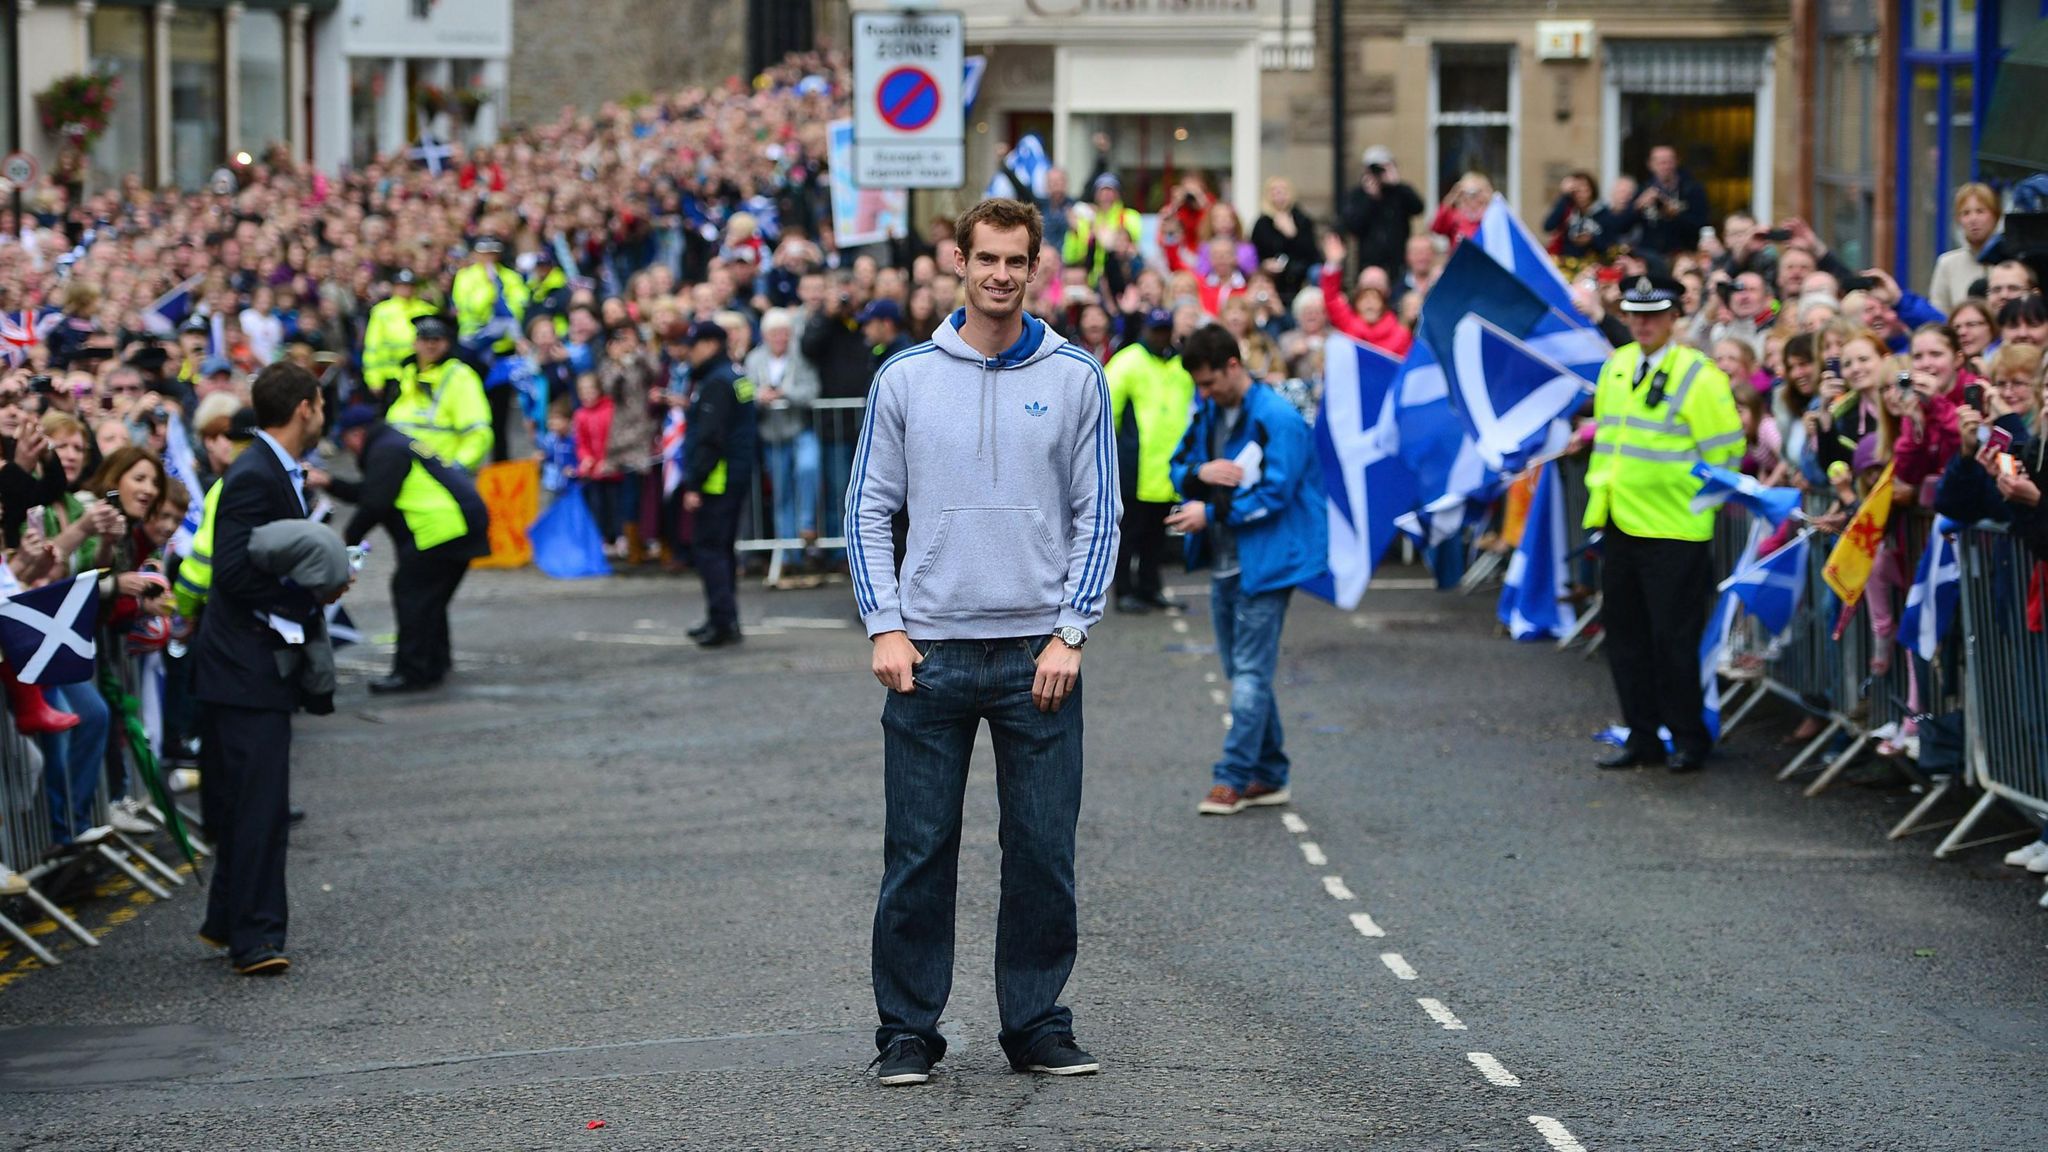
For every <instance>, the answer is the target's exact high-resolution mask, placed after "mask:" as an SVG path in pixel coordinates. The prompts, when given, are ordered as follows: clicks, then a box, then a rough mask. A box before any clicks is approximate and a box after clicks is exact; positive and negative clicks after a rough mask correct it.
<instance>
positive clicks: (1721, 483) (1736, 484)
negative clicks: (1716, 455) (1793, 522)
mask: <svg viewBox="0 0 2048 1152" xmlns="http://www.w3.org/2000/svg"><path fill="white" fill-rule="evenodd" d="M1692 475H1693V479H1695V480H1698V481H1699V482H1700V493H1699V495H1697V496H1694V497H1693V498H1692V510H1693V511H1694V512H1705V511H1706V510H1707V509H1709V508H1718V507H1720V506H1721V505H1723V504H1727V503H1730V502H1733V503H1735V504H1738V505H1740V506H1742V507H1744V508H1747V509H1749V510H1750V511H1751V512H1754V513H1756V514H1757V515H1758V516H1761V517H1763V518H1764V519H1766V520H1768V521H1770V522H1771V527H1773V528H1777V527H1780V526H1782V525H1783V524H1784V523H1785V521H1787V520H1789V519H1791V518H1792V514H1793V513H1794V512H1797V511H1799V489H1797V488H1766V487H1764V486H1763V485H1762V484H1761V483H1759V482H1758V481H1757V478H1756V477H1754V476H1744V475H1743V474H1742V473H1740V472H1731V471H1729V470H1728V469H1726V468H1716V467H1714V466H1713V465H1712V464H1709V463H1707V462H1706V461H1704V460H1697V461H1694V462H1693V466H1692Z"/></svg>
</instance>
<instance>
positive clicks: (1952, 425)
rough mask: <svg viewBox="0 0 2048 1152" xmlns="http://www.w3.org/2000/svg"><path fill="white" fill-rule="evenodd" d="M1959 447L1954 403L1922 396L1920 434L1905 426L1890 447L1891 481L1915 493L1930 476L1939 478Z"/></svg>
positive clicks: (1960, 443) (1960, 442) (1960, 437)
mask: <svg viewBox="0 0 2048 1152" xmlns="http://www.w3.org/2000/svg"><path fill="white" fill-rule="evenodd" d="M1961 447H1962V436H1961V434H1960V433H1959V432H1957V430H1956V406H1955V404H1954V403H1952V402H1951V401H1950V400H1949V398H1948V397H1946V396H1926V397H1922V398H1921V400H1920V432H1919V434H1918V435H1917V436H1916V435H1915V434H1914V431H1913V427H1912V425H1910V424H1909V425H1906V426H1905V427H1904V428H1901V429H1900V430H1899V438H1898V441H1897V442H1896V443H1894V444H1893V445H1892V480H1893V482H1894V483H1895V484H1896V485H1897V486H1898V487H1900V488H1902V489H1904V490H1906V491H1909V492H1911V491H1916V490H1918V489H1919V487H1920V484H1921V482H1922V481H1924V480H1926V479H1927V478H1928V477H1929V476H1939V475H1941V473H1942V471H1943V470H1944V469H1946V468H1947V467H1948V462H1949V460H1950V459H1951V458H1952V457H1954V456H1955V454H1956V452H1957V451H1958V450H1960V449H1961Z"/></svg>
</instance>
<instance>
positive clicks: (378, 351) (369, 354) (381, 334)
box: [363, 296, 435, 396]
mask: <svg viewBox="0 0 2048 1152" xmlns="http://www.w3.org/2000/svg"><path fill="white" fill-rule="evenodd" d="M434 312H435V308H434V306H433V305H432V304H429V303H427V302H426V301H425V300H422V299H420V298H419V297H417V296H415V297H412V298H411V299H406V298H404V297H400V296H393V297H391V298H390V299H388V300H379V301H377V305H376V307H374V308H371V309H370V318H369V320H368V321H366V322H365V323H364V324H363V384H364V385H365V386H367V387H368V388H369V389H370V391H371V393H372V394H374V395H378V396H382V395H383V394H384V387H385V384H386V383H387V382H389V381H392V380H396V379H398V371H399V369H400V367H402V366H403V365H404V364H405V358H406V357H407V356H410V355H412V349H413V338H414V332H413V326H412V322H413V321H414V320H415V319H417V318H419V317H421V316H431V315H433V314H434Z"/></svg>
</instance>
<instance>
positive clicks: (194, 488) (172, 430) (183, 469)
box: [164, 412, 206, 556]
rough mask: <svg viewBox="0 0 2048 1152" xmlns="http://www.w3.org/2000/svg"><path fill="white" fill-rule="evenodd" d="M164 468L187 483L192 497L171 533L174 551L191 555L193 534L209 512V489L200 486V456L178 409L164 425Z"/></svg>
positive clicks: (177, 478)
mask: <svg viewBox="0 0 2048 1152" xmlns="http://www.w3.org/2000/svg"><path fill="white" fill-rule="evenodd" d="M164 471H165V472H168V473H170V475H171V479H173V480H176V481H177V482H178V483H180V484H183V485H184V486H185V491H186V492H187V493H188V494H189V495H190V496H191V500H190V501H189V502H188V503H187V504H186V506H185V520H184V522H183V523H181V524H179V525H178V531H177V532H176V533H175V534H173V535H172V536H171V551H173V552H176V553H177V554H178V555H180V556H185V555H189V554H190V553H191V549H192V534H193V533H194V532H197V531H199V518H200V515H201V514H202V513H203V512H204V511H205V502H206V490H205V489H204V488H201V487H200V486H199V459H198V457H197V456H195V455H194V454H193V452H192V437H191V435H190V434H189V433H188V432H186V431H185V418H184V417H183V416H182V415H180V414H178V413H177V412H172V413H171V422H170V424H169V425H167V426H166V427H165V428H164Z"/></svg>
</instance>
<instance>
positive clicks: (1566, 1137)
mask: <svg viewBox="0 0 2048 1152" xmlns="http://www.w3.org/2000/svg"><path fill="white" fill-rule="evenodd" d="M1529 1123H1531V1124H1534V1125H1535V1126H1536V1130H1537V1131H1538V1132H1541V1133H1543V1138H1544V1139H1545V1140H1548V1141H1550V1146H1551V1147H1552V1148H1554V1149H1556V1150H1557V1152H1586V1146H1585V1145H1584V1144H1581V1143H1579V1142H1578V1140H1576V1139H1574V1138H1573V1136H1572V1134H1571V1133H1570V1132H1567V1131H1565V1128H1564V1125H1562V1124H1559V1123H1558V1122H1557V1121H1555V1120H1552V1119H1551V1118H1550V1117H1548V1116H1531V1117H1529Z"/></svg>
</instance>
